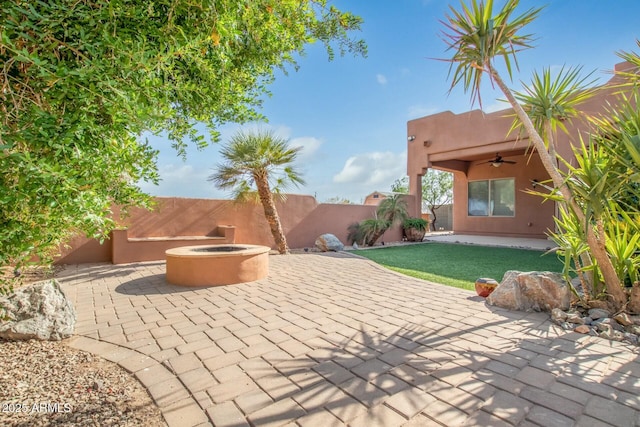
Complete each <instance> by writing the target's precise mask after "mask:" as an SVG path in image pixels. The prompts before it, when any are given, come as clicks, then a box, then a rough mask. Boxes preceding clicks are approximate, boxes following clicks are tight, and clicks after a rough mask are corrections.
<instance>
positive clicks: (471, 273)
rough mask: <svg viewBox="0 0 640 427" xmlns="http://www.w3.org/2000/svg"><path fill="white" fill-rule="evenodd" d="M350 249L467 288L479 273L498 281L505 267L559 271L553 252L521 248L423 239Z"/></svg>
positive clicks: (416, 274)
mask: <svg viewBox="0 0 640 427" xmlns="http://www.w3.org/2000/svg"><path fill="white" fill-rule="evenodd" d="M353 253H355V254H357V255H360V256H363V257H365V258H369V259H370V260H372V261H375V262H376V263H378V264H380V265H383V266H385V267H387V268H389V269H391V270H394V271H398V272H400V273H404V274H406V275H408V276H413V277H417V278H419V279H424V280H429V281H432V282H436V283H441V284H443V285H448V286H455V287H457V288H463V289H469V290H473V289H474V283H475V281H476V279H478V278H480V277H490V278H492V279H496V280H497V281H498V282H500V281H501V280H502V276H503V275H504V273H505V272H506V271H507V270H518V271H534V270H535V271H557V272H561V271H562V263H561V262H560V260H559V259H558V257H557V255H556V254H554V253H549V254H546V255H545V253H544V252H542V251H534V250H525V249H512V248H493V247H486V246H474V245H460V244H449V243H425V244H420V245H407V246H392V247H386V248H379V249H366V250H357V251H353Z"/></svg>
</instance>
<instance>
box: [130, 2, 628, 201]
mask: <svg viewBox="0 0 640 427" xmlns="http://www.w3.org/2000/svg"><path fill="white" fill-rule="evenodd" d="M332 4H334V5H336V6H337V7H338V8H339V9H341V10H348V11H351V12H352V13H354V14H356V15H359V16H361V17H362V18H363V19H364V24H363V26H362V32H360V33H359V34H358V35H360V36H361V37H362V38H364V39H365V41H366V42H367V45H368V48H369V54H368V57H367V58H361V57H353V56H350V55H347V56H345V57H336V59H335V60H334V61H331V62H329V61H328V59H327V55H326V52H325V50H324V48H323V47H322V46H316V45H311V46H309V47H308V49H307V54H306V55H305V56H304V57H302V58H300V60H299V66H300V69H299V70H298V71H297V72H296V71H294V70H290V72H289V73H288V75H284V74H282V73H280V72H278V74H277V78H276V81H275V83H274V84H273V85H272V86H271V87H270V91H271V92H272V96H271V97H269V98H265V100H264V105H263V108H262V110H261V113H262V114H263V115H265V116H266V117H267V119H268V123H260V124H257V125H256V124H252V125H249V126H253V127H256V126H259V127H261V128H265V129H271V130H273V131H274V132H276V133H277V134H278V135H280V136H282V137H285V138H287V139H289V141H290V144H292V145H294V146H301V147H302V150H301V155H300V158H299V161H298V164H297V167H298V168H299V170H301V171H302V173H303V176H304V178H305V180H306V185H305V186H304V187H300V188H293V189H291V190H290V192H291V193H297V194H310V195H315V196H316V198H317V199H318V201H319V202H323V201H326V200H327V199H329V198H333V197H341V198H347V199H349V200H351V201H352V202H355V203H360V202H362V200H363V199H364V197H365V196H366V195H367V194H369V193H371V192H373V191H376V190H377V191H388V190H389V188H390V186H391V184H392V183H393V181H395V180H396V179H398V178H401V177H402V176H404V175H406V144H407V134H406V124H407V121H408V120H411V119H415V118H418V117H422V116H426V115H430V114H434V113H438V112H441V111H446V110H450V111H453V112H455V113H461V112H464V111H467V110H469V109H471V103H470V98H469V95H468V94H465V93H464V92H463V89H462V88H461V87H459V88H455V89H454V90H453V92H451V93H448V91H449V80H448V79H447V73H448V69H449V64H448V63H446V62H442V61H438V60H435V59H433V58H446V57H448V53H447V52H445V44H444V42H443V41H442V40H441V38H440V33H441V31H442V30H443V28H444V27H443V25H442V24H441V23H440V20H442V19H444V16H445V13H446V12H447V11H448V5H449V4H451V5H453V6H454V7H456V8H459V4H460V3H459V1H458V0H451V1H449V0H446V1H445V0H395V1H388V0H366V1H365V0H334V1H333V2H332ZM545 4H546V5H547V6H546V8H545V9H544V10H543V11H542V13H541V15H540V17H539V18H538V19H537V20H536V21H534V22H533V23H532V24H531V26H530V27H529V28H528V32H529V33H532V34H535V35H536V37H537V40H536V42H535V48H534V49H530V50H527V51H524V52H521V53H520V55H519V56H518V60H519V64H520V71H519V72H516V74H515V75H514V80H513V82H511V84H510V86H511V87H512V88H514V89H517V90H520V89H521V88H522V86H523V82H524V83H527V82H529V81H530V79H531V75H532V72H533V70H541V69H542V68H543V67H558V68H559V67H561V66H563V65H566V66H583V71H584V72H585V74H586V73H588V72H591V71H595V73H594V74H593V77H594V78H597V79H598V80H599V82H600V83H602V82H604V81H606V80H607V79H608V78H609V77H610V76H609V74H607V72H608V71H610V70H612V69H613V66H614V65H615V64H616V63H617V62H620V59H619V58H618V57H617V56H616V54H615V52H617V51H620V50H624V51H635V52H638V51H639V49H638V47H637V45H636V39H640V27H639V26H638V23H637V17H638V16H640V1H638V0H613V1H610V2H608V1H603V0H548V1H546V2H545V1H538V0H522V1H521V5H520V11H521V12H523V11H525V10H527V9H529V8H530V7H534V6H536V7H537V6H541V5H545ZM496 5H498V6H501V5H502V2H501V1H500V0H496ZM499 98H502V96H501V94H499V93H498V92H496V91H494V90H492V88H491V86H490V84H489V82H488V81H487V82H486V84H485V86H484V89H483V108H484V110H485V111H495V110H499V109H502V108H506V104H504V103H502V102H500V101H498V100H497V99H499ZM475 107H477V106H475ZM240 128H241V126H239V125H227V126H224V127H223V128H222V129H221V131H222V141H223V142H225V141H227V140H228V139H229V137H230V136H231V135H232V134H233V133H234V132H235V131H237V130H238V129H240ZM149 140H150V142H151V143H152V145H153V146H154V147H156V148H158V149H159V150H160V155H159V158H158V167H159V170H160V175H161V178H162V181H161V183H160V185H158V186H153V185H151V184H143V185H142V188H143V190H145V191H147V192H149V193H150V194H153V195H157V196H179V197H202V198H222V199H224V198H228V197H229V194H228V193H227V192H223V191H220V190H218V189H216V188H215V187H214V186H213V184H212V183H210V182H207V180H206V178H207V177H208V176H209V175H210V174H212V173H213V172H214V170H215V167H216V165H217V164H219V163H220V161H221V159H220V156H219V154H218V152H219V149H220V145H219V144H212V145H211V146H209V147H208V148H207V149H205V150H202V151H198V150H196V149H195V148H193V149H190V150H189V152H188V156H187V159H186V161H182V160H181V159H180V158H179V157H177V155H176V153H175V152H174V151H173V150H172V149H171V147H170V146H169V144H168V143H167V141H166V140H164V139H163V138H162V137H153V136H152V137H150V138H149Z"/></svg>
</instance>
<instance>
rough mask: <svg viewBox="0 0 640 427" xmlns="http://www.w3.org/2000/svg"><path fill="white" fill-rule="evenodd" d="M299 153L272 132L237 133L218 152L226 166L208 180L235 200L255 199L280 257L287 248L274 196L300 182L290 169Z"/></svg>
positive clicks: (293, 169)
mask: <svg viewBox="0 0 640 427" xmlns="http://www.w3.org/2000/svg"><path fill="white" fill-rule="evenodd" d="M299 151H300V147H295V148H292V147H289V146H288V142H287V141H286V140H285V139H283V138H280V137H277V136H275V135H274V134H273V132H269V131H257V132H253V133H247V132H238V133H237V134H235V135H234V136H233V137H232V138H231V141H230V142H229V144H228V145H226V146H224V147H223V148H222V150H221V154H222V157H223V158H224V159H225V161H226V163H224V164H222V165H219V166H218V171H217V172H216V173H214V174H213V175H211V176H210V177H209V181H213V182H214V183H215V184H216V186H218V187H219V188H221V189H231V190H232V191H233V195H234V199H235V200H237V201H248V200H251V199H253V200H255V198H256V197H255V196H256V195H257V197H258V200H259V201H260V203H261V204H262V207H263V209H264V216H265V218H266V220H267V222H268V223H269V228H270V229H271V234H272V235H273V239H274V240H275V243H276V246H277V248H278V252H280V253H281V254H287V253H289V247H288V246H287V239H286V237H285V235H284V231H283V230H282V224H281V223H280V216H279V215H278V210H277V209H276V205H275V201H274V194H276V195H280V196H281V197H284V194H283V193H282V190H283V189H284V188H286V186H287V185H290V184H293V185H299V184H303V183H304V180H303V179H302V177H301V176H300V174H299V173H298V171H297V170H296V169H295V168H294V167H293V166H292V163H293V162H294V161H295V159H296V156H297V155H298V152H299Z"/></svg>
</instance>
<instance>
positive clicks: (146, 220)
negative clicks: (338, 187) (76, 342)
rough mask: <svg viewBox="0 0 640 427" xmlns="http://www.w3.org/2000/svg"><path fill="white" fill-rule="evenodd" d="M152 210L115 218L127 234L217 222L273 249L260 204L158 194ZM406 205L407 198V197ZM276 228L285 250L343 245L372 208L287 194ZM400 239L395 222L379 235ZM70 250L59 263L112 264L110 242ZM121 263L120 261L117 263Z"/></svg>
mask: <svg viewBox="0 0 640 427" xmlns="http://www.w3.org/2000/svg"><path fill="white" fill-rule="evenodd" d="M156 201H157V206H156V208H155V210H154V211H152V212H149V211H147V210H145V209H139V208H135V209H132V210H131V211H130V215H129V217H128V218H126V219H125V220H123V221H121V222H120V225H121V226H122V227H126V228H127V231H128V237H129V238H133V239H136V238H138V239H140V238H148V237H180V236H186V237H189V236H191V237H197V236H215V235H217V231H218V226H219V225H220V226H224V225H231V226H234V227H235V243H246V244H255V245H264V246H269V247H271V248H274V247H275V244H274V241H273V236H272V235H271V231H270V229H269V225H268V223H267V221H266V219H265V218H264V212H263V210H262V205H260V204H251V203H244V204H238V203H235V202H233V201H230V200H216V199H192V198H179V197H158V198H156ZM407 201H408V203H409V206H410V208H413V204H414V202H413V199H412V198H411V197H407ZM276 205H277V208H278V212H279V214H280V220H281V222H282V227H283V230H284V232H285V235H286V237H287V243H288V244H289V247H291V248H304V247H313V246H314V245H315V240H316V238H317V237H318V236H320V235H321V234H324V233H331V234H334V235H335V236H336V237H338V239H340V241H342V242H343V243H345V244H346V243H347V234H348V231H347V227H348V226H349V225H350V224H352V223H354V222H359V221H362V220H363V219H366V218H371V217H372V216H373V214H374V211H375V208H376V207H375V206H364V205H343V204H319V203H317V201H316V200H315V198H314V197H312V196H306V195H289V196H287V198H286V200H285V201H278V202H277V203H276ZM401 239H402V229H401V227H399V226H396V227H394V228H392V229H391V230H389V231H388V232H387V233H385V235H384V236H383V237H382V240H386V241H388V242H391V241H399V240H401ZM69 246H70V248H67V249H65V250H63V251H62V255H61V257H60V258H59V259H58V261H57V262H58V263H60V264H74V263H86V262H112V259H111V242H110V241H106V242H105V244H104V245H100V244H99V243H98V242H96V241H95V240H93V239H87V238H76V239H74V240H73V241H72V242H71V243H70V245H69ZM120 262H122V261H120Z"/></svg>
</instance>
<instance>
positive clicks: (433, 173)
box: [391, 169, 453, 231]
mask: <svg viewBox="0 0 640 427" xmlns="http://www.w3.org/2000/svg"><path fill="white" fill-rule="evenodd" d="M391 191H393V192H394V193H402V194H409V177H407V176H405V177H402V178H400V179H397V180H395V181H394V183H393V184H392V185H391ZM452 201H453V174H451V173H450V172H445V171H440V170H435V169H429V170H427V172H426V173H425V174H424V175H423V176H422V207H423V210H424V208H426V209H428V210H429V211H430V212H431V214H432V216H433V220H432V221H431V228H432V230H433V231H435V230H437V228H436V221H437V216H436V210H437V209H438V208H441V207H442V206H444V205H447V204H449V203H451V202H452Z"/></svg>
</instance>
